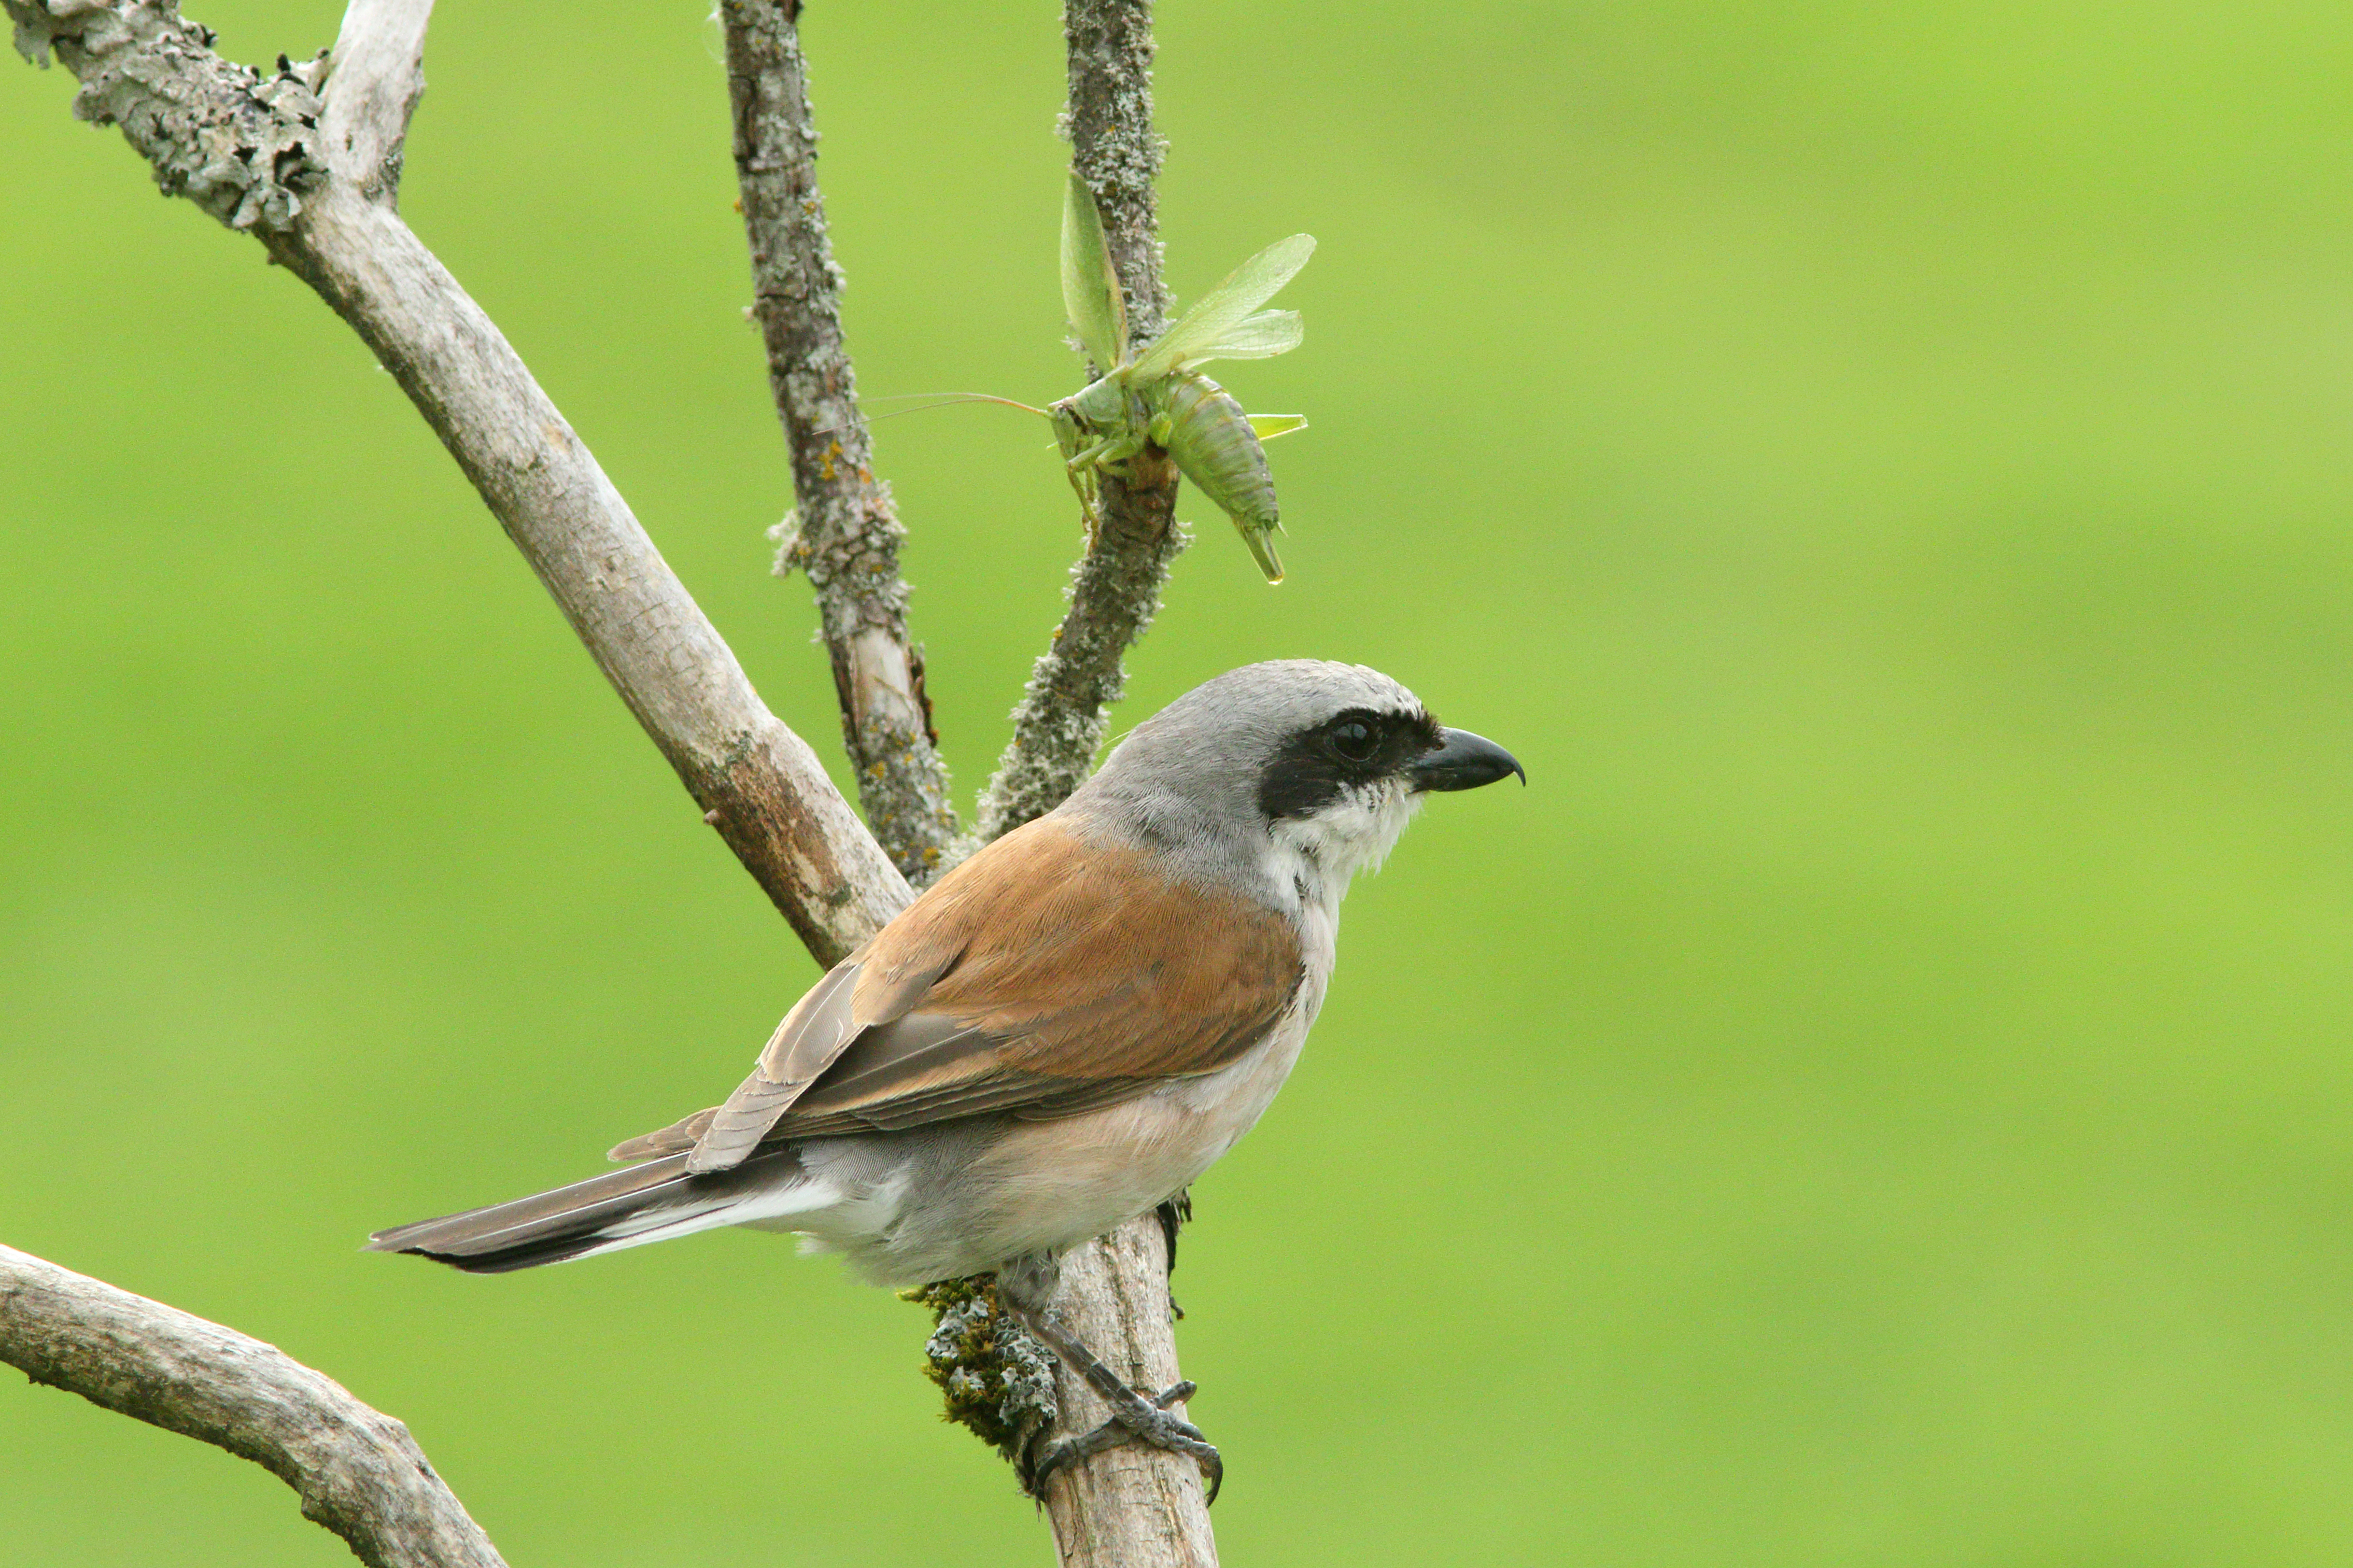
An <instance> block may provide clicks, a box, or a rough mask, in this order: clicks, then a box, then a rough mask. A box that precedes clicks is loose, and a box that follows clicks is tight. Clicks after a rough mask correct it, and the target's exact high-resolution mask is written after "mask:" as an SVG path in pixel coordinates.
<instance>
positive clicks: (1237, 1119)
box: [903, 1009, 1313, 1279]
mask: <svg viewBox="0 0 2353 1568" xmlns="http://www.w3.org/2000/svg"><path fill="white" fill-rule="evenodd" d="M1312 1017H1313V1016H1312V1014H1310V1013H1308V1012H1306V1011H1305V1010H1304V1009H1300V1010H1297V1011H1294V1013H1293V1015H1292V1016H1288V1017H1286V1018H1284V1019H1283V1021H1282V1023H1281V1024H1279V1025H1278V1026H1276V1028H1275V1030H1274V1032H1273V1033H1272V1034H1271V1035H1270V1036H1269V1037H1267V1039H1266V1040H1265V1041H1264V1042H1263V1043H1261V1044H1260V1045H1258V1046H1254V1047H1251V1048H1250V1050H1249V1051H1247V1052H1245V1053H1243V1055H1242V1056H1240V1058H1237V1059H1236V1060H1234V1061H1233V1062H1232V1063H1230V1064H1229V1065H1228V1066H1226V1067H1224V1068H1219V1070H1218V1071H1216V1072H1213V1073H1205V1074H1203V1075H1202V1076H1201V1077H1199V1078H1194V1079H1181V1080H1178V1081H1176V1082H1174V1083H1170V1084H1165V1085H1163V1086H1161V1087H1160V1088H1158V1089H1154V1090H1152V1091H1150V1092H1149V1093H1146V1094H1143V1095H1139V1096H1137V1097H1136V1098H1135V1099H1134V1100H1127V1101H1124V1103H1121V1104H1118V1105H1112V1106H1106V1107H1104V1108H1103V1109H1102V1110H1091V1111H1087V1112H1084V1113H1083V1114H1081V1115H1077V1116H1069V1117H1063V1118H1061V1119H1060V1120H1058V1121H1012V1122H1008V1124H1006V1126H1005V1128H1004V1130H1003V1131H1001V1132H1000V1133H999V1134H998V1135H997V1137H995V1138H993V1139H991V1140H990V1142H989V1143H988V1145H987V1148H986V1149H985V1150H983V1151H981V1152H979V1153H978V1155H977V1157H976V1158H975V1159H974V1160H973V1162H972V1163H971V1164H970V1165H969V1166H968V1167H967V1168H966V1170H965V1174H964V1181H963V1183H961V1184H960V1185H962V1186H963V1194H962V1196H963V1202H962V1203H961V1204H960V1205H958V1206H959V1207H961V1208H962V1209H963V1211H964V1212H963V1213H962V1215H959V1216H958V1218H957V1223H956V1224H955V1226H954V1231H955V1234H954V1236H953V1238H952V1239H951V1238H950V1237H934V1238H933V1241H934V1247H936V1246H938V1245H939V1244H941V1243H945V1244H946V1245H947V1246H948V1247H952V1248H953V1250H954V1252H955V1255H956V1257H955V1268H944V1269H943V1268H941V1266H940V1264H939V1263H937V1262H933V1263H927V1264H925V1265H923V1266H922V1267H924V1268H935V1269H940V1270H941V1271H940V1272H938V1273H930V1274H925V1275H924V1278H926V1279H936V1278H941V1277H942V1275H943V1274H944V1273H976V1272H978V1271H980V1270H983V1269H987V1268H995V1267H997V1265H998V1264H1000V1263H1002V1262H1004V1261H1006V1260H1007V1259H1008V1258H1017V1257H1019V1256H1021V1255H1022V1254H1024V1253H1029V1252H1037V1251H1060V1250H1062V1249H1063V1248H1065V1247H1075V1246H1077V1245H1078V1244H1079V1243H1081V1242H1082V1241H1087V1240H1090V1239H1092V1237H1098V1236H1101V1235H1103V1233H1105V1232H1106V1231H1109V1230H1111V1229H1113V1228H1114V1227H1115V1226H1119V1225H1121V1224H1122V1223H1124V1222H1125V1221H1127V1220H1129V1219H1133V1218H1134V1216H1135V1215H1140V1214H1143V1213H1145V1211H1146V1210H1148V1209H1150V1208H1152V1207H1153V1206H1154V1205H1157V1204H1159V1203H1161V1202H1163V1201H1164V1200H1166V1199H1167V1198H1171V1197H1174V1196H1175V1195H1176V1194H1177V1193H1179V1192H1181V1191H1183V1190H1184V1188H1185V1187H1186V1186H1187V1184H1189V1183H1191V1182H1192V1181H1193V1179H1194V1178H1195V1177H1197V1176H1198V1175H1200V1173H1202V1172H1204V1171H1206V1170H1208V1168H1209V1167H1210V1165H1212V1164H1214V1163H1216V1162H1217V1160H1218V1157H1219V1155H1221V1154H1223V1153H1224V1152H1226V1151H1227V1150H1229V1149H1230V1148H1232V1147H1233V1146H1234V1144H1235V1143H1236V1142H1240V1139H1241V1136H1242V1134H1244V1133H1245V1132H1248V1131H1250V1128H1251V1127H1252V1126H1253V1125H1255V1124H1256V1123H1257V1121H1258V1119H1259V1117H1260V1116H1261V1114H1262V1113H1263V1112H1264V1111H1265V1110H1266V1108H1267V1105H1268V1103H1269V1102H1270V1101H1271V1100H1273V1099H1274V1094H1275V1091H1276V1090H1277V1089H1281V1088H1282V1080H1283V1079H1285V1078H1287V1077H1288V1076H1289V1075H1290V1072H1291V1068H1292V1065H1293V1063H1294V1062H1296V1061H1297V1060H1298V1059H1299V1050H1300V1047H1301V1046H1302V1045H1303V1043H1304V1042H1305V1040H1306V1037H1307V1026H1308V1024H1309V1023H1310V1022H1311V1021H1312ZM918 1228H927V1227H918ZM916 1239H917V1238H916V1237H914V1236H913V1235H912V1234H910V1235H906V1236H904V1237H903V1240H904V1241H906V1242H915V1241H916ZM918 1249H919V1250H923V1251H931V1250H933V1248H932V1247H922V1246H921V1245H920V1244H918ZM910 1261H912V1259H911V1260H910ZM917 1271H918V1272H920V1271H921V1269H920V1268H919V1269H918V1270H917Z"/></svg>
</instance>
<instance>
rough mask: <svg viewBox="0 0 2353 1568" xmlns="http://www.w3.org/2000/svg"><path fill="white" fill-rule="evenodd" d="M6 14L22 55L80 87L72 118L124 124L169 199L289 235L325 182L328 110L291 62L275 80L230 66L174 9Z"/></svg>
mask: <svg viewBox="0 0 2353 1568" xmlns="http://www.w3.org/2000/svg"><path fill="white" fill-rule="evenodd" d="M5 5H6V8H7V12H8V17H9V20H11V21H12V22H14V23H15V24H16V49H17V52H18V53H20V54H22V55H23V56H24V57H25V58H26V59H28V60H31V61H32V62H33V63H34V64H35V65H37V66H47V64H48V63H49V56H50V55H51V54H52V53H54V54H55V55H56V56H57V57H58V60H59V62H60V63H62V64H63V65H64V66H65V67H66V68H68V69H69V70H71V71H72V72H73V74H74V75H75V77H77V78H78V79H79V80H80V83H81V86H80V88H79V90H78V91H76V92H75V94H74V100H73V112H74V117H75V118H76V119H78V120H86V121H90V123H91V124H93V125H116V126H120V127H121V130H122V134H123V137H124V139H125V140H126V141H128V142H130V143H131V144H132V146H133V147H135V148H137V149H138V150H139V153H140V155H141V156H142V157H143V158H145V159H146V160H147V163H148V166H149V167H150V168H152V169H153V170H154V173H155V183H156V184H158V185H159V186H161V187H162V188H163V191H164V195H167V196H175V195H176V196H185V197H187V198H188V199H189V200H190V201H192V202H194V203H195V204H196V205H198V206H200V207H202V208H204V209H205V210H206V212H208V213H210V214H212V215H213V216H215V217H216V218H218V219H220V221H221V222H223V223H225V224H227V225H228V226H229V227H231V228H237V229H248V228H253V227H255V226H259V227H261V228H264V229H270V230H283V229H287V228H290V227H292V226H293V223H294V219H295V217H296V216H298V215H300V214H301V211H302V198H303V197H304V196H306V195H310V194H311V193H312V192H314V191H316V190H317V189H318V188H319V186H320V184H322V182H323V181H324V180H325V179H326V177H327V163H326V159H325V157H324V156H323V153H322V149H321V147H320V145H319V141H318V126H319V115H320V112H321V109H320V104H319V100H318V97H317V96H316V94H314V93H313V92H312V91H311V81H310V79H309V78H308V75H307V73H306V70H305V68H302V67H298V66H296V65H294V64H293V63H292V62H290V60H288V59H287V58H286V57H285V56H283V55H280V56H279V57H278V65H277V68H276V70H275V71H273V72H272V73H270V74H269V75H267V76H265V75H264V74H262V73H261V72H260V71H258V70H256V69H254V68H252V67H251V66H245V65H238V64H236V63H235V62H233V61H229V60H225V59H222V58H220V57H219V56H218V55H216V54H214V53H213V52H212V42H213V32H212V29H211V28H209V27H206V26H199V25H198V24H196V23H194V22H191V21H188V20H187V19H186V18H185V17H184V16H181V15H180V13H179V7H178V6H177V5H174V4H172V3H171V0H149V3H143V4H138V5H92V4H90V3H88V0H5Z"/></svg>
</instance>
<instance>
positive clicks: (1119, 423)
mask: <svg viewBox="0 0 2353 1568" xmlns="http://www.w3.org/2000/svg"><path fill="white" fill-rule="evenodd" d="M1314 250H1315V241H1314V238H1313V237H1310V236H1308V235H1303V234H1294V235H1293V236H1292V237H1290V238H1288V239H1279V240H1276V241H1275V242H1274V243H1273V244H1272V245H1270V246H1268V247H1266V248H1265V249H1264V250H1261V251H1260V252H1259V253H1258V254H1257V255H1256V256H1253V257H1251V258H1250V259H1249V260H1248V261H1245V262H1243V263H1242V264H1241V265H1240V267H1237V268H1234V270H1233V273H1232V275H1231V276H1229V277H1228V278H1227V279H1226V280H1225V281H1224V282H1222V283H1220V284H1219V285H1218V286H1217V287H1216V288H1215V289H1210V290H1209V291H1208V293H1207V294H1205V295H1203V296H1202V297H1201V299H1200V300H1198V302H1197V303H1196V304H1195V305H1194V306H1193V308H1192V309H1191V310H1187V311H1186V312H1185V314H1184V315H1183V316H1182V317H1181V318H1179V319H1178V321H1176V325H1174V326H1172V327H1170V328H1169V329H1168V330H1167V331H1165V332H1163V333H1161V334H1160V336H1158V337H1157V338H1155V339H1154V340H1153V341H1152V342H1149V343H1146V344H1145V346H1144V348H1143V349H1142V351H1141V352H1139V353H1136V354H1135V356H1134V358H1133V359H1131V358H1129V357H1128V346H1127V300H1126V298H1125V296H1124V294H1123V293H1122V292H1121V290H1120V286H1119V277H1118V275H1117V274H1116V273H1115V272H1113V269H1112V260H1111V247H1110V246H1109V245H1108V244H1107V243H1106V242H1105V240H1104V238H1103V217H1102V216H1101V215H1100V214H1099V213H1097V212H1096V210H1095V199H1094V195H1093V193H1092V192H1091V191H1089V190H1088V189H1087V184H1086V182H1085V181H1084V180H1082V179H1081V178H1080V177H1079V174H1078V171H1077V170H1075V169H1073V170H1071V176H1070V183H1069V184H1068V185H1067V186H1066V187H1065V189H1064V193H1063V200H1062V308H1063V310H1065V311H1067V312H1068V314H1069V316H1070V321H1071V331H1073V332H1075V333H1076V334H1077V335H1078V339H1079V342H1080V343H1081V344H1082V346H1083V347H1084V348H1085V349H1086V352H1087V354H1088V357H1089V358H1091V359H1092V361H1093V362H1094V363H1095V365H1096V367H1098V368H1099V369H1100V370H1101V372H1102V375H1101V379H1099V380H1097V381H1095V382H1093V383H1092V384H1089V385H1088V386H1087V387H1085V388H1084V389H1083V390H1082V391H1080V392H1078V393H1076V394H1074V395H1071V396H1069V397H1065V398H1063V399H1062V400H1061V401H1060V402H1059V403H1057V404H1055V405H1052V406H1051V407H1050V409H1048V410H1047V413H1048V416H1049V417H1050V418H1051V419H1052V420H1053V422H1054V436H1055V439H1056V440H1057V441H1058V442H1060V446H1061V449H1062V460H1063V463H1064V465H1065V467H1066V468H1068V469H1069V471H1070V476H1071V486H1072V488H1074V489H1077V491H1078V492H1079V501H1080V504H1081V505H1082V506H1083V507H1084V508H1085V509H1086V513H1087V524H1088V527H1089V528H1090V529H1092V528H1094V527H1096V526H1098V525H1099V523H1100V521H1101V514H1100V512H1099V511H1098V510H1097V504H1096V488H1095V476H1096V474H1097V473H1098V472H1100V471H1103V470H1109V471H1111V472H1113V473H1121V472H1122V471H1123V470H1122V468H1121V465H1123V464H1124V463H1125V462H1126V461H1127V459H1128V458H1133V457H1134V456H1136V455H1137V454H1138V453H1140V452H1142V451H1143V450H1144V449H1145V446H1146V445H1147V444H1148V445H1151V446H1155V447H1161V448H1163V449H1164V450H1166V452H1167V454H1168V455H1169V457H1170V458H1173V459H1174V460H1175V461H1176V468H1177V471H1178V472H1179V473H1181V474H1183V475H1184V476H1185V477H1186V478H1187V479H1190V480H1192V481H1193V485H1194V488H1195V489H1198V490H1199V491H1200V492H1201V493H1202V494H1203V495H1205V496H1208V498H1209V499H1210V500H1213V501H1215V502H1216V503H1217V504H1218V505H1219V507H1220V508H1222V509H1223V510H1224V511H1225V513H1226V515H1227V516H1229V517H1230V518H1232V519H1233V521H1234V527H1235V528H1237V529H1239V530H1240V531H1241V536H1242V542H1243V543H1245V544H1247V545H1249V546H1250V554H1251V555H1252V556H1253V557H1254V558H1255V559H1256V560H1257V562H1258V564H1259V570H1260V571H1261V572H1263V573H1265V574H1266V580H1267V581H1268V582H1270V583H1280V582H1282V562H1281V561H1280V560H1278V559H1277V558H1276V556H1275V553H1274V539H1273V534H1274V531H1275V530H1276V528H1277V527H1279V526H1280V523H1279V521H1278V519H1279V513H1278V511H1277V509H1276V506H1275V500H1274V476H1273V474H1272V473H1271V472H1270V471H1269V470H1268V468H1267V466H1266V449H1265V447H1262V446H1261V445H1260V443H1261V441H1264V440H1271V439H1272V438H1273V437H1277V436H1282V435H1286V434H1288V433H1290V432H1291V431H1293V430H1297V429H1301V428H1303V427H1304V426H1305V425H1306V423H1307V421H1306V420H1305V419H1303V418H1302V417H1300V416H1297V415H1291V414H1271V415H1261V416H1255V417H1253V416H1250V415H1248V414H1245V413H1244V412H1243V411H1242V405H1240V404H1239V403H1237V402H1235V401H1234V399H1233V396H1232V395H1231V394H1229V393H1228V392H1227V391H1226V389H1225V388H1223V387H1221V386H1219V384H1217V383H1216V382H1214V381H1211V380H1210V379H1209V378H1208V376H1206V375H1203V374H1201V373H1200V372H1199V371H1198V370H1196V369H1195V368H1194V366H1196V365H1198V364H1201V363H1204V362H1206V361H1208V360H1212V359H1266V358H1268V357H1270V356H1271V355H1274V354H1279V353H1283V352H1285V351H1286V350H1289V349H1294V348H1297V347H1298V346H1299V340H1300V335H1301V331H1302V329H1301V326H1300V321H1299V312H1298V311H1296V310H1261V309H1260V308H1259V307H1261V305H1264V304H1265V303H1266V302H1267V301H1268V300H1271V299H1272V298H1273V297H1274V294H1275V291H1276V290H1277V289H1281V288H1282V286H1283V285H1284V284H1285V283H1288V282H1290V281H1291V279H1292V278H1293V275H1295V274H1296V273H1297V272H1298V271H1299V269H1300V268H1303V267H1304V266H1306V265H1307V258H1308V257H1309V256H1311V255H1313V254H1314Z"/></svg>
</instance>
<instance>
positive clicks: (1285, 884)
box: [1265, 779, 1421, 920]
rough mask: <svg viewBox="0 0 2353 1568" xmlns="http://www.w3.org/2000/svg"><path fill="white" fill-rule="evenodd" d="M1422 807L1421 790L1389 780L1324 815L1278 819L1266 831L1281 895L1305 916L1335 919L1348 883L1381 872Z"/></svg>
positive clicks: (1354, 793)
mask: <svg viewBox="0 0 2353 1568" xmlns="http://www.w3.org/2000/svg"><path fill="white" fill-rule="evenodd" d="M1420 807H1421V795H1420V792H1419V791H1417V790H1414V789H1412V788H1409V786H1408V785H1407V784H1405V783H1404V782H1403V781H1402V780H1396V779H1385V780H1383V781H1381V782H1380V783H1378V784H1367V785H1365V786H1364V787H1362V788H1360V789H1352V790H1350V791H1348V792H1347V793H1345V795H1342V796H1341V797H1340V798H1339V799H1338V800H1337V801H1335V802H1334V803H1333V804H1332V805H1327V806H1325V807H1324V809H1322V810H1321V811H1317V812H1313V813H1311V814H1309V815H1307V816H1286V817H1283V818H1282V819H1281V820H1279V821H1277V822H1276V823H1275V824H1274V825H1273V826H1272V827H1271V828H1270V829H1269V831H1268V835H1267V837H1268V839H1269V845H1268V853H1267V857H1266V862H1265V864H1266V872H1267V876H1268V878H1269V879H1271V880H1272V881H1273V882H1274V883H1275V884H1276V888H1277V890H1278V897H1280V898H1281V899H1282V901H1283V902H1284V903H1286V904H1288V905H1289V906H1290V907H1291V908H1292V909H1293V910H1294V911H1295V912H1296V913H1299V914H1301V915H1305V914H1308V913H1310V912H1315V913H1321V914H1323V915H1324V916H1325V917H1326V918H1329V919H1334V920H1336V919H1337V917H1338V915H1339V910H1340V897H1341V895H1342V894H1344V893H1345V892H1346V891H1347V890H1348V879H1350V878H1352V877H1354V876H1355V875H1356V873H1357V872H1359V871H1364V870H1371V869H1375V868H1378V867H1379V865H1380V863H1381V862H1382V861H1383V860H1385V859H1387V858H1388V852H1389V851H1390V850H1391V849H1394V848H1395V847H1397V841H1398V836H1399V835H1400V834H1402V833H1404V832H1405V829H1406V824H1408V823H1409V822H1411V821H1412V820H1413V814H1414V813H1415V812H1416V811H1418V810H1419V809H1420Z"/></svg>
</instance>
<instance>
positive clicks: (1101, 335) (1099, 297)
mask: <svg viewBox="0 0 2353 1568" xmlns="http://www.w3.org/2000/svg"><path fill="white" fill-rule="evenodd" d="M1062 310H1063V311H1064V312H1065V313H1066V314H1067V315H1068V316H1069V317H1070V319H1071V331H1074V332H1076V333H1078V334H1079V342H1081V343H1082V344H1084V345H1085V347H1086V351H1087V357H1088V358H1090V359H1092V360H1093V361H1094V362H1095V370H1096V371H1097V372H1098V373H1099V374H1105V375H1108V374H1111V372H1112V370H1113V368H1114V367H1116V366H1117V365H1119V364H1120V363H1122V362H1124V360H1125V359H1126V358H1127V299H1126V296H1124V294H1122V293H1121V292H1120V289H1119V274H1118V272H1116V271H1115V270H1113V267H1112V264H1111V242H1110V241H1108V240H1106V239H1105V238H1104V237H1103V215H1102V214H1101V213H1099V212H1097V211H1096V210H1095V196H1094V193H1093V192H1092V191H1090V190H1089V189H1087V183H1086V182H1085V181H1084V180H1082V179H1081V178H1079V172H1078V171H1077V170H1076V169H1072V170H1071V179H1070V184H1068V185H1066V186H1064V187H1063V191H1062Z"/></svg>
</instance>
